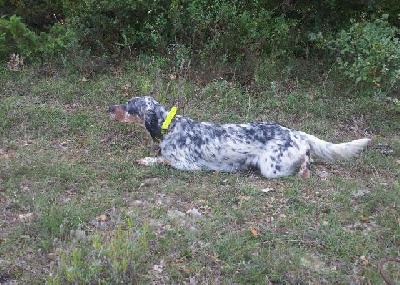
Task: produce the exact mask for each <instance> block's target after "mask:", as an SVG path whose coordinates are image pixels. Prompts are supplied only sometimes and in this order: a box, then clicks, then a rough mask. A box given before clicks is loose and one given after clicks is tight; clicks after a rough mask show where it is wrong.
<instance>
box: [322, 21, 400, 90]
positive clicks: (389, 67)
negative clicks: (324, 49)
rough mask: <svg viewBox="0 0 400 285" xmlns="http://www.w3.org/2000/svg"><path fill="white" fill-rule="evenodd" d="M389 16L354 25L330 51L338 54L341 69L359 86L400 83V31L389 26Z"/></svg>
mask: <svg viewBox="0 0 400 285" xmlns="http://www.w3.org/2000/svg"><path fill="white" fill-rule="evenodd" d="M387 17H388V15H383V16H382V18H380V19H375V20H374V21H372V22H371V21H366V20H364V21H362V22H355V21H353V23H352V25H351V27H350V28H349V29H348V30H347V31H345V30H342V31H341V32H339V33H338V35H337V37H336V38H335V39H333V40H331V41H329V42H328V47H329V48H330V49H332V50H334V51H338V52H339V54H340V55H339V56H338V58H337V62H338V65H339V69H340V70H342V71H343V72H344V74H345V75H346V76H348V77H350V78H351V79H354V80H355V82H356V83H366V84H372V85H374V86H375V87H380V86H381V85H386V86H393V85H394V84H395V83H397V82H398V81H399V80H400V41H399V39H398V38H397V37H396V34H397V33H398V32H399V29H397V28H395V27H392V26H390V24H389V23H388V22H387Z"/></svg>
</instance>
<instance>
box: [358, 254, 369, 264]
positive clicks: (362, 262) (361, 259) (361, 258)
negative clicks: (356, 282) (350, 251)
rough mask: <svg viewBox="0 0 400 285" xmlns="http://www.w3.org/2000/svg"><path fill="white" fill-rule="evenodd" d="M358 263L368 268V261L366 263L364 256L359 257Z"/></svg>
mask: <svg viewBox="0 0 400 285" xmlns="http://www.w3.org/2000/svg"><path fill="white" fill-rule="evenodd" d="M360 262H361V264H362V265H364V266H368V265H369V261H368V259H367V258H366V257H365V256H364V255H361V256H360Z"/></svg>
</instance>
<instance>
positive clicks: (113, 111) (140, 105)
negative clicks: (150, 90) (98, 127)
mask: <svg viewBox="0 0 400 285" xmlns="http://www.w3.org/2000/svg"><path fill="white" fill-rule="evenodd" d="M108 112H109V114H110V116H111V117H112V118H113V119H115V120H117V121H118V122H123V123H138V124H140V125H143V126H144V127H145V128H146V129H147V130H148V131H149V132H150V134H151V136H152V137H156V136H159V135H160V133H161V124H162V122H163V121H164V119H165V117H166V115H167V111H165V108H164V107H163V106H161V105H160V104H159V103H158V102H157V101H156V100H154V98H153V97H150V96H144V97H133V98H132V99H130V100H129V101H128V102H127V103H126V104H122V105H112V106H110V107H109V109H108Z"/></svg>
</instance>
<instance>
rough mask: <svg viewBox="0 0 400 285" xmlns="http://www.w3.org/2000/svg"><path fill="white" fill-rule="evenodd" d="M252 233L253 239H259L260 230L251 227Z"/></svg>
mask: <svg viewBox="0 0 400 285" xmlns="http://www.w3.org/2000/svg"><path fill="white" fill-rule="evenodd" d="M250 233H251V235H252V236H253V237H258V236H259V235H260V230H259V229H257V228H255V227H250Z"/></svg>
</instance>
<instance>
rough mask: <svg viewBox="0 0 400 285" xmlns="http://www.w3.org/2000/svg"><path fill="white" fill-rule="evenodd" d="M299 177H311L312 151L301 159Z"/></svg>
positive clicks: (307, 152)
mask: <svg viewBox="0 0 400 285" xmlns="http://www.w3.org/2000/svg"><path fill="white" fill-rule="evenodd" d="M298 175H299V176H300V177H302V178H310V177H311V164H310V150H309V149H308V150H307V151H306V154H305V155H304V157H303V158H302V159H301V164H300V170H299V173H298Z"/></svg>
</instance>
